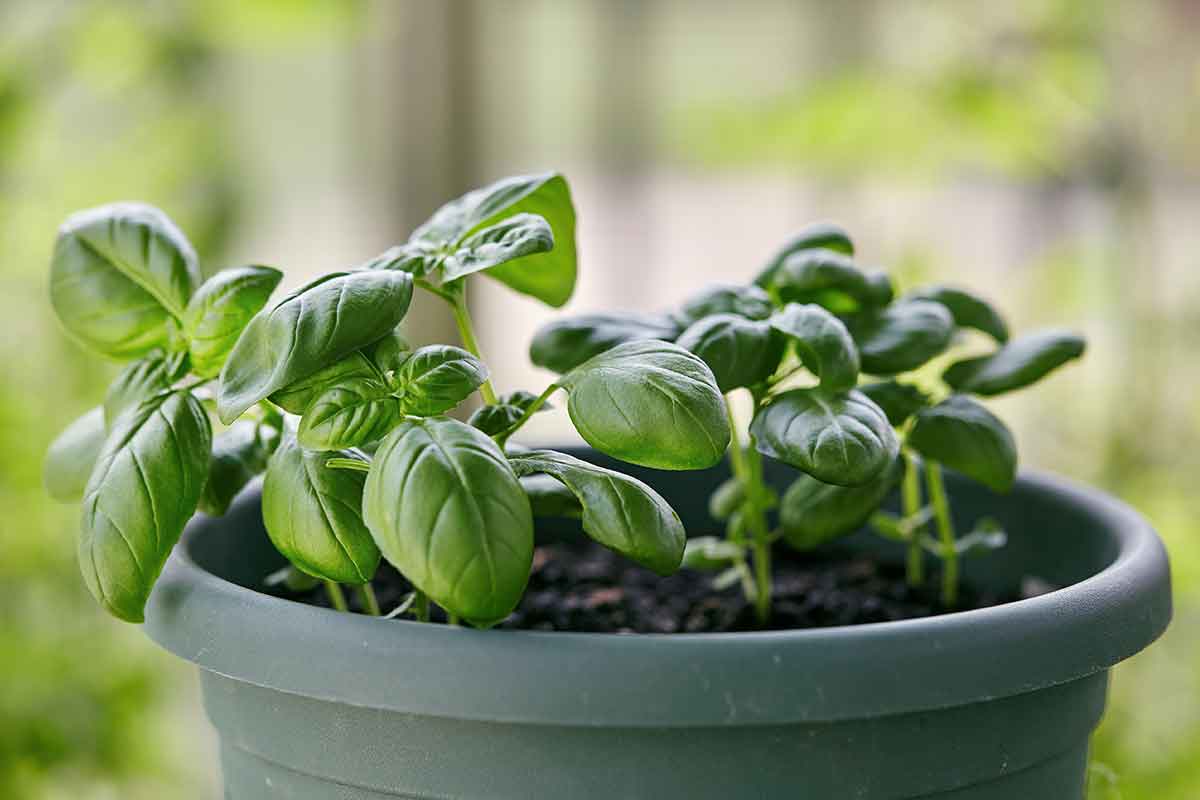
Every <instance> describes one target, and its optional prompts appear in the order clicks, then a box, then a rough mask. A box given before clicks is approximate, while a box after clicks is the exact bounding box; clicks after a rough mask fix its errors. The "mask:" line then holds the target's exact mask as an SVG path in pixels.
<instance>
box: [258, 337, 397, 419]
mask: <svg viewBox="0 0 1200 800" xmlns="http://www.w3.org/2000/svg"><path fill="white" fill-rule="evenodd" d="M360 379H361V380H378V381H381V380H382V379H383V378H382V375H381V373H380V372H379V371H378V370H377V369H376V368H375V366H374V365H373V364H372V363H371V359H370V358H369V357H368V356H367V355H366V354H365V353H364V352H363V351H361V350H356V351H355V352H353V353H351V354H350V355H348V356H346V357H345V358H343V359H341V360H339V361H335V362H333V363H332V364H330V365H329V366H327V367H322V368H321V369H319V370H317V371H316V372H314V373H313V374H311V375H308V376H306V377H304V378H301V379H300V380H298V381H296V382H295V383H289V384H288V385H287V386H285V387H283V388H282V389H280V390H278V391H276V392H272V393H271V396H270V398H271V402H272V403H274V404H275V405H277V406H279V407H280V408H282V409H283V410H284V411H287V412H288V413H290V414H303V413H304V412H305V411H308V409H309V407H310V406H311V405H312V404H313V403H314V402H315V401H316V399H317V398H318V397H320V396H321V395H323V394H325V393H326V392H328V391H329V390H330V389H333V388H334V387H336V386H340V385H341V384H343V383H347V382H350V381H354V380H360Z"/></svg>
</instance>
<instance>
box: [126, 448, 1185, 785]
mask: <svg viewBox="0 0 1200 800" xmlns="http://www.w3.org/2000/svg"><path fill="white" fill-rule="evenodd" d="M576 452H577V454H579V455H581V456H584V457H588V458H590V459H592V460H595V461H598V462H600V463H604V464H606V465H608V464H611V463H612V462H610V461H609V460H608V459H605V458H603V457H600V456H598V455H596V454H595V453H591V452H589V451H576ZM625 468H626V469H628V467H625ZM630 471H631V472H633V473H634V474H636V475H638V476H639V477H641V478H642V479H643V480H647V481H648V482H650V483H651V484H652V485H653V486H654V487H655V488H656V489H658V490H659V491H660V492H661V493H662V494H663V495H664V496H665V497H666V498H667V499H668V500H670V501H671V503H672V504H673V505H674V506H675V508H676V509H678V511H679V512H680V515H681V516H682V518H683V520H684V523H685V524H686V525H687V527H688V529H689V531H691V532H692V533H693V534H699V533H702V532H704V531H705V530H706V529H708V528H710V527H711V522H710V521H709V520H708V518H707V511H706V504H705V500H706V498H707V496H708V492H709V491H710V490H711V489H712V488H713V487H714V486H715V485H716V484H717V482H718V481H720V480H721V478H722V477H723V475H722V471H721V470H710V471H707V472H697V473H663V472H653V471H649V470H640V469H633V470H630ZM789 474H791V473H790V471H789V470H785V469H780V468H778V467H775V466H773V465H772V468H771V470H770V476H771V479H772V480H773V481H775V482H778V483H781V484H782V483H784V482H785V481H786V480H787V477H788V475H789ZM950 486H951V492H952V494H953V499H954V508H955V511H956V514H957V515H958V516H960V517H961V518H962V521H963V522H964V523H966V522H967V521H970V520H973V519H974V518H975V517H976V516H978V515H981V514H985V513H986V514H989V515H992V516H995V517H996V518H998V519H999V520H1000V521H1001V522H1002V523H1003V524H1004V526H1005V528H1006V529H1007V530H1008V531H1009V534H1010V540H1011V541H1010V544H1009V546H1008V547H1007V548H1005V549H1004V550H1002V551H999V552H998V553H995V554H992V555H990V556H988V557H981V558H976V559H972V560H970V561H969V562H968V563H967V565H966V574H967V578H968V579H969V580H971V581H974V582H976V583H978V584H985V585H986V584H993V585H1007V586H1012V585H1013V582H1014V581H1017V580H1019V579H1020V578H1021V577H1022V576H1027V575H1034V576H1037V577H1039V578H1041V579H1043V580H1046V581H1049V582H1051V583H1053V584H1055V585H1061V586H1065V587H1066V588H1063V589H1059V590H1057V591H1054V592H1051V593H1049V594H1045V595H1042V596H1039V597H1036V598H1033V599H1028V600H1022V601H1020V602H1015V603H1011V604H1008V605H1004V606H998V607H994V608H989V609H984V610H979V611H969V612H964V613H958V614H948V615H944V616H940V617H935V618H929V619H921V620H912V621H906V622H895V623H883V624H872V625H861V626H855V627H843V628H827V629H820V630H805V631H791V632H775V633H737V634H690V635H689V634H682V635H671V636H659V635H640V636H614V635H603V634H568V633H530V632H511V631H475V630H469V629H463V628H450V627H444V626H440V625H421V624H417V623H413V622H398V621H385V620H380V619H374V618H369V617H364V616H359V615H347V614H339V613H335V612H332V611H328V610H325V609H321V608H315V607H311V606H307V605H303V604H299V603H294V602H288V601H285V600H280V599H277V598H274V597H269V596H267V595H264V594H260V593H258V592H256V591H253V590H252V589H251V588H249V587H252V586H254V585H256V583H257V582H258V581H259V580H260V579H261V578H262V576H263V575H265V574H267V573H268V572H270V571H272V570H273V569H275V568H277V567H278V566H279V565H280V563H281V559H280V557H279V556H278V554H276V553H275V552H274V550H273V549H272V548H271V546H270V544H269V542H268V541H267V539H266V536H265V534H264V533H263V529H262V524H261V521H260V519H259V498H258V494H257V491H248V492H246V493H245V494H243V496H242V497H241V498H240V499H239V501H238V502H237V503H236V504H235V506H234V508H233V509H232V510H231V511H230V513H229V514H228V515H227V516H225V517H223V518H221V519H208V518H204V517H198V518H196V519H195V520H193V521H192V523H191V525H190V526H189V529H188V531H187V532H186V534H185V536H184V539H183V543H182V546H181V547H179V548H177V549H176V551H175V555H174V556H173V557H172V559H171V561H170V564H169V565H168V567H167V570H166V572H165V573H164V576H163V578H162V579H161V580H160V581H159V584H158V588H157V589H156V591H155V593H154V595H153V597H152V598H151V601H150V606H149V608H148V610H147V614H146V621H147V630H148V632H149V634H150V636H151V637H152V638H154V639H155V640H156V641H157V642H159V643H160V644H162V645H163V646H164V647H166V648H167V649H168V650H170V651H171V652H173V653H175V654H176V655H178V656H180V657H182V658H185V659H187V660H189V661H193V662H195V663H196V664H197V665H198V666H199V667H200V676H201V683H202V686H203V691H204V703H205V707H206V709H207V712H208V716H209V718H210V719H211V720H212V722H213V724H214V725H215V726H216V729H217V732H218V735H219V736H220V743H221V759H222V766H223V770H224V777H225V787H226V789H225V793H226V797H227V798H232V800H259V798H276V797H278V798H290V799H292V800H334V799H335V798H336V799H337V800H367V799H368V798H371V799H372V800H374V799H376V798H394V797H406V798H488V799H489V800H496V799H497V798H520V800H529V798H554V799H555V800H561V799H562V798H604V800H613V798H654V800H664V799H665V798H689V799H691V800H695V799H696V798H710V797H711V798H735V797H736V798H765V797H794V798H813V799H814V800H840V799H841V798H847V799H849V798H856V800H884V799H885V798H886V799H887V800H893V799H896V800H898V799H899V798H918V797H935V798H938V800H1014V799H1015V798H1021V800H1041V799H1043V798H1044V800H1071V799H1072V798H1081V797H1083V794H1084V777H1085V772H1086V761H1087V755H1088V740H1089V737H1090V735H1091V733H1092V730H1093V729H1094V728H1095V727H1096V724H1097V723H1098V722H1099V720H1100V717H1101V714H1102V713H1103V710H1104V704H1105V694H1106V687H1107V678H1108V670H1109V668H1110V667H1112V666H1113V665H1114V664H1116V663H1118V662H1120V661H1122V660H1123V659H1125V658H1128V657H1129V656H1131V655H1133V654H1134V653H1136V652H1138V651H1139V650H1141V649H1142V648H1144V647H1145V646H1146V645H1147V644H1149V643H1150V642H1152V641H1153V640H1154V639H1155V638H1157V637H1158V636H1159V635H1160V634H1161V633H1162V632H1163V630H1164V629H1165V628H1166V626H1167V623H1168V621H1169V619H1170V617H1171V594H1170V578H1169V573H1168V566H1167V558H1166V554H1165V552H1164V550H1163V547H1162V544H1161V543H1160V542H1159V540H1158V538H1157V536H1155V534H1154V532H1153V531H1152V530H1151V529H1150V527H1149V526H1148V525H1147V524H1146V522H1145V521H1144V520H1143V519H1142V518H1141V517H1140V516H1138V515H1137V514H1136V513H1135V512H1134V511H1132V510H1131V509H1129V508H1128V507H1126V506H1124V505H1122V504H1121V503H1119V502H1117V501H1115V500H1113V499H1111V498H1109V497H1107V496H1105V495H1103V494H1101V493H1099V492H1095V491H1092V490H1089V489H1084V488H1080V487H1078V486H1074V485H1072V484H1070V483H1067V482H1065V481H1062V480H1059V479H1057V478H1050V477H1045V476H1025V477H1023V478H1022V479H1021V480H1020V481H1019V482H1018V484H1017V486H1016V488H1015V489H1014V490H1013V492H1012V493H1011V494H1009V495H1007V496H1003V497H1001V496H997V495H993V494H991V493H989V492H987V491H986V490H983V489H981V488H979V487H977V486H975V485H973V484H968V483H966V482H961V481H956V480H952V481H951V484H950ZM565 524H566V523H561V524H559V525H553V524H552V525H549V526H548V528H547V529H548V530H549V531H550V532H551V533H556V534H560V535H561V534H563V533H569V532H570V529H569V528H564V527H563V525H565ZM849 546H851V547H855V548H867V549H871V550H874V551H877V553H878V555H879V557H880V558H899V557H901V554H900V553H899V552H897V551H896V550H895V549H892V548H890V547H889V546H886V545H884V544H881V543H880V542H879V541H877V540H875V539H874V538H872V537H867V536H862V537H859V538H854V539H851V540H849Z"/></svg>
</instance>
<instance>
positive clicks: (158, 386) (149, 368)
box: [104, 351, 171, 428]
mask: <svg viewBox="0 0 1200 800" xmlns="http://www.w3.org/2000/svg"><path fill="white" fill-rule="evenodd" d="M169 388H171V382H170V380H169V375H168V366H167V361H166V358H165V357H164V356H163V354H162V353H161V352H160V351H155V352H153V353H150V354H149V355H147V356H144V357H142V358H139V359H138V360H137V361H134V362H132V363H131V364H129V365H127V366H126V367H125V369H123V370H121V371H120V373H118V374H117V377H116V378H114V379H113V382H112V383H110V384H109V386H108V391H106V392H105V394H104V424H105V425H106V426H107V427H108V428H112V427H113V425H114V424H115V423H116V421H117V418H118V417H120V416H121V414H123V413H125V412H126V411H127V410H129V409H131V408H135V407H137V406H138V405H139V404H140V403H141V402H142V401H143V400H147V399H149V398H150V397H152V396H154V395H156V394H158V393H159V392H165V391H167V389H169Z"/></svg>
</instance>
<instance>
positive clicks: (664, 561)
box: [508, 450, 687, 575]
mask: <svg viewBox="0 0 1200 800" xmlns="http://www.w3.org/2000/svg"><path fill="white" fill-rule="evenodd" d="M508 463H509V464H511V465H512V468H513V470H514V471H515V472H516V473H517V475H532V474H534V473H545V474H546V475H550V476H551V477H553V478H555V479H556V480H559V481H561V482H562V483H563V485H565V486H566V487H567V488H568V489H570V490H571V492H572V493H574V495H575V496H576V497H577V498H579V502H580V503H581V504H582V505H583V532H584V533H586V534H587V535H588V536H590V537H591V538H592V539H594V540H596V541H597V542H599V543H600V544H602V545H604V546H605V547H607V548H609V549H610V550H615V551H616V552H618V553H620V554H621V555H623V556H625V557H627V558H631V559H633V560H634V561H636V562H638V563H639V564H641V565H643V566H645V567H648V568H649V569H651V570H653V571H654V572H657V573H658V574H660V575H670V574H671V573H672V572H674V571H675V570H677V569H679V562H680V560H681V559H682V558H683V548H684V545H685V544H686V543H687V534H686V533H685V532H684V530H683V523H682V522H680V521H679V516H678V515H677V514H676V513H675V510H674V509H673V508H671V506H670V505H669V504H668V503H667V501H666V500H664V499H663V498H662V497H661V496H659V494H658V493H657V492H655V491H654V490H653V489H651V488H650V487H649V486H647V485H646V484H644V483H642V482H641V481H639V480H637V479H636V478H631V477H629V476H628V475H624V474H622V473H620V472H614V471H613V470H610V469H605V468H603V467H598V466H596V465H594V464H589V463H588V462H586V461H581V460H579V459H578V458H575V457H574V456H569V455H567V454H565V453H556V452H554V451H552V450H533V451H530V452H528V453H521V454H520V455H516V456H512V457H510V458H509V462H508Z"/></svg>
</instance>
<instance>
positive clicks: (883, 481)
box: [779, 459, 903, 550]
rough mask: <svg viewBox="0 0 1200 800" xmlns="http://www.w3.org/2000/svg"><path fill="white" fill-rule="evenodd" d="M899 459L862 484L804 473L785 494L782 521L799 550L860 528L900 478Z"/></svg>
mask: <svg viewBox="0 0 1200 800" xmlns="http://www.w3.org/2000/svg"><path fill="white" fill-rule="evenodd" d="M902 471H903V469H902V466H901V462H900V460H899V459H896V460H893V461H892V463H891V464H890V465H889V466H888V467H887V468H886V469H884V471H883V472H881V473H880V474H879V475H877V476H876V477H875V478H873V479H872V480H870V481H867V482H866V483H864V484H862V485H861V486H835V485H834V484H830V483H823V482H821V481H819V480H817V479H816V478H814V477H812V476H811V475H801V476H800V477H798V478H797V479H796V480H795V481H794V482H793V483H792V485H791V486H789V487H788V490H787V491H786V492H784V494H783V501H782V502H781V504H780V507H779V522H780V525H781V527H782V528H783V530H784V535H785V538H786V540H787V542H788V544H790V545H791V546H792V547H794V548H796V549H797V550H811V549H813V548H814V547H819V546H820V545H823V544H825V543H826V542H829V541H832V540H833V539H836V538H838V537H839V536H844V535H846V534H849V533H853V532H854V531H856V530H858V529H859V528H860V527H861V526H862V525H863V523H865V522H866V521H867V520H868V519H870V517H871V515H872V514H873V513H874V512H875V510H876V509H877V508H879V504H880V503H882V502H883V499H884V498H885V497H887V494H888V492H890V491H891V489H892V487H893V486H895V485H896V483H897V482H898V481H899V480H900V475H901V473H902Z"/></svg>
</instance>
